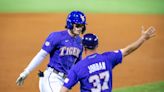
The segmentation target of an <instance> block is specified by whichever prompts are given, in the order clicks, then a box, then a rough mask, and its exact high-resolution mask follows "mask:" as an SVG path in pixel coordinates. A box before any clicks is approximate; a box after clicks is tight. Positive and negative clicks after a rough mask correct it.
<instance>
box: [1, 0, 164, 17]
mask: <svg viewBox="0 0 164 92" xmlns="http://www.w3.org/2000/svg"><path fill="white" fill-rule="evenodd" d="M163 4H164V0H0V13H19V12H21V13H31V12H32V13H33V12H34V13H50V12H70V11H72V10H82V11H86V12H93V13H130V14H164V5H163Z"/></svg>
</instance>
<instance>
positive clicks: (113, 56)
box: [106, 50, 122, 68]
mask: <svg viewBox="0 0 164 92" xmlns="http://www.w3.org/2000/svg"><path fill="white" fill-rule="evenodd" d="M106 54H107V56H108V59H109V60H110V62H111V63H112V68H114V67H115V66H116V65H118V64H119V63H122V53H121V51H120V50H117V51H112V52H107V53H106Z"/></svg>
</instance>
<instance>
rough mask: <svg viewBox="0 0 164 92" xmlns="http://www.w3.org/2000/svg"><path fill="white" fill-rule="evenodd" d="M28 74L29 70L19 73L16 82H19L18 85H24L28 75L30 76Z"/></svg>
mask: <svg viewBox="0 0 164 92" xmlns="http://www.w3.org/2000/svg"><path fill="white" fill-rule="evenodd" d="M28 74H29V72H28V71H24V72H22V73H21V74H20V75H19V77H18V78H17V80H16V84H17V85H18V86H22V85H23V83H24V80H25V79H26V77H27V76H28Z"/></svg>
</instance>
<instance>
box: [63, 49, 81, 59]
mask: <svg viewBox="0 0 164 92" xmlns="http://www.w3.org/2000/svg"><path fill="white" fill-rule="evenodd" d="M79 54H80V49H79V48H76V47H66V46H64V47H61V48H60V56H65V55H73V56H76V57H78V56H79Z"/></svg>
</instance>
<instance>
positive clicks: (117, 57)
mask: <svg viewBox="0 0 164 92" xmlns="http://www.w3.org/2000/svg"><path fill="white" fill-rule="evenodd" d="M121 62H122V53H121V51H120V50H118V51H114V52H105V53H103V54H98V53H95V54H92V55H89V56H87V57H86V58H85V59H84V60H81V61H79V62H78V63H77V64H76V65H75V66H73V67H72V69H71V70H70V71H69V73H68V77H67V78H66V79H65V83H64V86H65V87H67V88H68V89H71V88H72V87H73V86H74V85H75V84H76V83H77V82H78V81H80V84H81V85H80V90H81V92H111V91H112V69H113V68H114V67H115V66H116V65H117V64H119V63H121Z"/></svg>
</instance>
